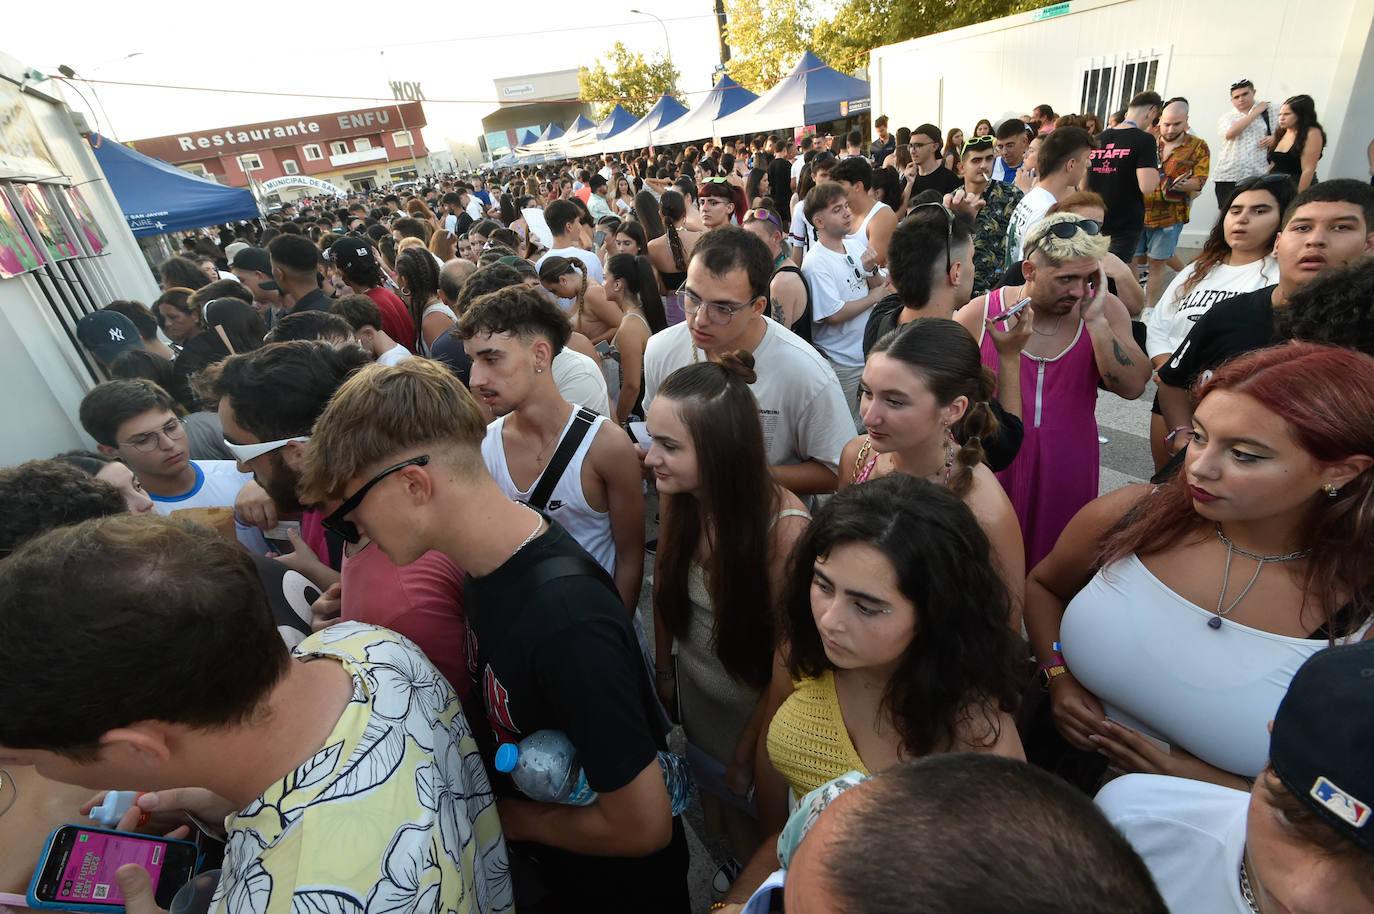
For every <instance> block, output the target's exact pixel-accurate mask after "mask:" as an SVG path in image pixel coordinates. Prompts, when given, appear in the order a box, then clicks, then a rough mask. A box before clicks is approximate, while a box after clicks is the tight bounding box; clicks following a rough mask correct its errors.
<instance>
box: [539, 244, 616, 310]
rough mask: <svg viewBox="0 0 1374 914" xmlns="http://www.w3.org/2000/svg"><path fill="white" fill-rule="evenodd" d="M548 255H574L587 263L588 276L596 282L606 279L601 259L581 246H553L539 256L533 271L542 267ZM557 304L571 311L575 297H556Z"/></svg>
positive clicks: (575, 300)
mask: <svg viewBox="0 0 1374 914" xmlns="http://www.w3.org/2000/svg"><path fill="white" fill-rule="evenodd" d="M550 257H576V258H577V259H578V260H580V261H582V262H583V263H584V264H586V265H587V275H588V276H590V277H591V278H592V279H595V280H596V281H597V282H605V281H606V271H605V270H604V269H602V267H601V261H600V260H597V259H596V255H595V254H593V253H592V252H591V251H584V250H582V249H581V248H554V249H553V250H551V251H549V252H548V253H547V254H545V255H544V256H543V257H540V258H539V261H538V263H536V264H535V265H534V269H535V272H538V271H539V270H540V269H541V268H543V266H544V261H546V260H548V259H549V258H550ZM558 304H560V305H562V306H563V310H564V311H571V310H572V309H573V306H574V305H576V304H577V299H575V298H560V299H558Z"/></svg>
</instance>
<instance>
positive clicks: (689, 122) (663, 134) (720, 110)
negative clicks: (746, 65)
mask: <svg viewBox="0 0 1374 914" xmlns="http://www.w3.org/2000/svg"><path fill="white" fill-rule="evenodd" d="M756 98H758V96H757V95H755V94H754V93H752V92H750V91H749V90H748V89H746V88H744V87H743V86H741V85H740V84H739V83H737V82H735V81H734V80H733V79H731V78H730V76H729V74H725V75H722V76H721V78H720V82H718V83H716V87H715V88H714V89H712V90H711V91H710V92H707V93H706V95H705V97H704V98H702V100H701V102H700V103H699V104H698V105H697V106H696V107H695V108H693V109H692V110H691V111H688V112H687V113H686V114H684V115H683V116H682V117H680V118H678V119H677V120H675V121H673V122H672V123H671V124H668V125H667V126H665V127H662V128H661V129H659V130H656V131H655V132H654V143H655V144H658V145H661V146H666V145H668V144H669V143H690V142H692V141H693V140H705V139H708V138H710V137H713V136H715V135H716V134H715V133H714V128H713V123H714V122H715V121H716V119H718V118H723V117H725V116H726V115H729V114H734V113H735V112H736V111H738V110H739V109H741V108H743V107H744V106H745V105H747V104H749V103H750V102H752V101H753V100H754V99H756Z"/></svg>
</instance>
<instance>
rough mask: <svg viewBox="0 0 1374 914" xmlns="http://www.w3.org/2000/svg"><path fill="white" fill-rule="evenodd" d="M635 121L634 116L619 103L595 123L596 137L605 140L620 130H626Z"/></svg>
mask: <svg viewBox="0 0 1374 914" xmlns="http://www.w3.org/2000/svg"><path fill="white" fill-rule="evenodd" d="M634 122H635V116H634V115H633V114H631V113H630V112H628V111H626V110H625V109H624V108H622V107H621V106H620V105H619V104H617V105H616V106H615V107H614V108H612V109H611V113H610V114H608V115H606V116H605V117H604V118H602V119H601V122H600V123H598V124H597V125H596V138H597V139H598V140H607V139H610V138H611V137H613V136H615V135H616V134H617V133H619V132H620V131H622V130H627V129H629V127H631V126H632V125H633V124H634Z"/></svg>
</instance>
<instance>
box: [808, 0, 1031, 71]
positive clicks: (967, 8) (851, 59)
mask: <svg viewBox="0 0 1374 914" xmlns="http://www.w3.org/2000/svg"><path fill="white" fill-rule="evenodd" d="M1045 2H1047V0H845V2H844V4H843V5H842V6H840V8H839V9H838V10H836V11H835V15H834V16H832V17H831V18H830V19H828V20H823V21H821V22H818V23H817V24H816V28H815V31H814V33H813V34H812V48H813V50H814V51H815V52H816V56H818V57H820V58H821V59H822V60H824V61H826V62H827V63H830V64H832V65H833V66H835V67H836V69H839V70H846V71H848V70H853V69H856V68H857V67H859V66H862V65H864V64H865V63H867V61H866V60H863V59H857V58H856V55H863V54H865V53H866V52H867V51H869V50H871V49H873V48H877V47H882V46H883V45H887V44H895V43H897V42H899V41H907V40H909V39H912V38H920V37H921V36H922V35H933V34H935V33H936V32H945V31H948V30H950V29H957V28H962V27H963V26H966V25H972V24H973V23H975V22H986V21H987V20H989V19H997V18H999V17H1002V16H1010V15H1012V14H1013V13H1022V12H1025V11H1027V10H1033V9H1036V8H1037V7H1040V6H1044V5H1045Z"/></svg>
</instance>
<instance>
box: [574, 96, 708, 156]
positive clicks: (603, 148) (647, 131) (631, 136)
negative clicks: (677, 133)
mask: <svg viewBox="0 0 1374 914" xmlns="http://www.w3.org/2000/svg"><path fill="white" fill-rule="evenodd" d="M686 113H687V107H686V106H685V105H683V104H682V102H680V101H678V100H677V99H675V98H673V97H672V96H671V95H661V96H659V99H658V101H656V102H654V106H653V107H652V108H650V109H649V113H648V114H645V115H644V116H643V117H641V118H640V119H639V120H638V121H636V122H635V123H634V124H632V125H631V126H629V127H626V128H625V129H624V130H622V131H620V132H619V133H617V134H615V135H614V136H612V137H610V138H608V139H605V140H602V141H601V142H600V143H599V144H597V146H596V147H595V148H596V151H597V152H602V153H605V152H624V151H625V150H627V149H639V148H640V147H643V146H656V145H659V139H658V136H659V132H660V130H661V129H662V128H663V127H665V126H667V125H668V124H671V123H672V122H673V121H675V120H677V119H678V118H680V117H682V116H683V115H685V114H686Z"/></svg>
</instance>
